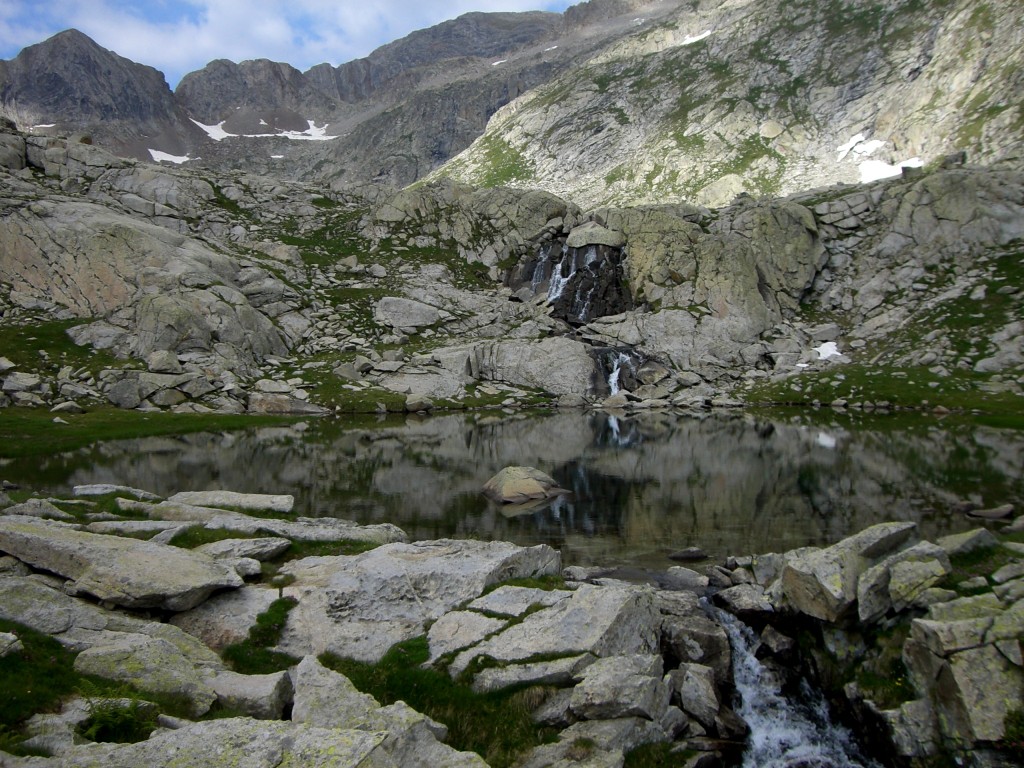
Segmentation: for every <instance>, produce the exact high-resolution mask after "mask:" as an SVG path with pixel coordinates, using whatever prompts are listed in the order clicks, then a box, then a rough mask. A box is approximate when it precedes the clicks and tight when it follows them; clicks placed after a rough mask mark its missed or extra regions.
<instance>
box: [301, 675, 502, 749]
mask: <svg viewBox="0 0 1024 768" xmlns="http://www.w3.org/2000/svg"><path fill="white" fill-rule="evenodd" d="M294 679H295V705H294V708H293V710H292V719H293V720H294V721H295V722H298V723H309V724H311V725H318V726H321V727H334V728H340V727H345V728H356V729H359V730H364V731H370V732H379V733H386V734H387V737H386V739H385V740H384V742H383V744H382V748H383V750H384V751H385V752H386V753H387V754H388V755H390V756H391V759H392V760H393V761H394V763H388V765H391V764H393V765H396V766H399V765H400V766H409V767H410V768H432V767H433V766H440V765H444V766H453V768H462V767H463V766H465V767H466V768H470V767H472V768H486V763H484V761H483V760H482V759H481V758H480V756H479V755H476V754H473V753H467V752H457V751H456V750H454V749H452V748H451V747H449V746H447V745H445V744H443V743H441V741H439V739H444V738H446V737H447V728H445V726H443V725H441V724H440V723H437V722H435V721H433V720H431V719H430V718H428V717H426V716H425V715H422V714H420V713H419V712H416V711H415V710H413V709H412V708H411V707H409V706H408V705H407V704H405V703H404V702H397V703H396V704H393V705H391V706H388V707H381V706H380V704H379V703H378V702H377V700H376V699H374V698H373V697H372V696H370V695H368V694H365V693H360V692H359V691H358V690H356V688H355V686H354V685H352V683H351V682H350V681H349V679H348V678H347V677H345V676H344V675H342V674H339V673H338V672H334V671H332V670H329V669H327V668H325V667H324V666H323V665H321V664H320V662H319V661H317V660H316V659H315V658H313V657H312V656H307V657H305V658H304V659H303V660H302V661H301V662H300V663H299V665H298V666H297V667H296V668H295V672H294Z"/></svg>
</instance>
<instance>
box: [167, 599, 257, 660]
mask: <svg viewBox="0 0 1024 768" xmlns="http://www.w3.org/2000/svg"><path fill="white" fill-rule="evenodd" d="M276 599H277V590H274V589H267V588H265V587H250V586H246V587H242V588H240V589H235V590H232V591H230V592H223V593H221V594H219V595H214V596H213V597H211V598H210V599H209V600H207V601H206V602H204V603H203V604H202V605H199V606H197V607H196V608H193V609H191V610H188V611H182V612H181V613H177V614H175V615H174V616H172V617H171V618H170V623H171V624H172V625H174V626H176V627H178V628H180V629H182V630H183V631H185V632H187V633H188V634H190V635H192V636H193V637H197V638H199V639H200V640H202V641H203V643H205V644H206V645H207V646H209V647H210V648H213V649H214V650H215V651H219V650H221V649H223V648H225V647H226V646H229V645H232V644H233V643H240V642H242V641H243V640H245V639H246V638H247V637H248V636H249V629H250V627H252V626H253V625H254V624H255V623H256V617H257V616H258V615H259V614H261V613H263V612H264V611H265V610H267V608H269V607H270V604H271V603H272V602H274V600H276Z"/></svg>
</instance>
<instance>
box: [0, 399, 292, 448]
mask: <svg viewBox="0 0 1024 768" xmlns="http://www.w3.org/2000/svg"><path fill="white" fill-rule="evenodd" d="M62 417H63V418H64V420H65V421H67V422H68V423H67V424H55V423H54V421H53V414H51V413H50V412H49V411H48V410H46V409H44V408H7V409H5V410H4V417H3V419H0V458H7V459H11V458H22V457H29V456H39V455H52V454H55V453H62V452H64V451H71V450H75V449H78V448H84V447H85V446H88V445H92V444H93V443H97V442H101V441H104V440H126V439H134V438H139V437H156V436H164V435H183V434H188V433H192V432H219V431H223V430H234V429H244V428H247V427H266V426H273V425H276V424H287V423H292V422H295V421H299V418H298V417H294V416H290V417H289V416H263V415H248V414H196V413H166V412H164V413H139V412H137V411H126V410H122V409H120V408H114V407H113V406H109V407H108V406H104V407H100V408H96V409H94V410H91V411H87V412H86V413H78V414H74V413H66V414H62Z"/></svg>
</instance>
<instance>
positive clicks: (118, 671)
mask: <svg viewBox="0 0 1024 768" xmlns="http://www.w3.org/2000/svg"><path fill="white" fill-rule="evenodd" d="M75 671H76V672H78V673H79V674H83V675H96V676H97V677H103V678H106V679H108V680H117V681H120V682H124V683H128V684H130V685H133V686H135V687H136V688H138V689H139V690H141V691H143V692H151V693H154V694H160V695H165V696H172V697H175V698H179V699H184V700H186V701H187V702H188V709H189V712H190V714H191V715H192V716H193V717H198V716H200V715H203V714H205V713H206V712H207V711H209V709H210V706H211V705H212V704H213V702H214V701H216V700H217V694H216V693H215V692H214V690H213V688H211V687H210V685H209V683H207V682H206V680H205V679H204V677H203V676H202V675H201V674H200V672H199V670H197V669H196V667H195V665H194V664H193V663H192V662H191V661H189V660H188V659H187V658H186V657H185V656H184V655H183V654H182V653H181V651H180V650H179V649H178V648H176V647H175V646H174V645H172V644H171V643H169V642H167V641H166V640H163V639H161V638H153V637H148V636H146V635H139V634H133V633H127V632H115V633H109V639H107V640H106V641H104V642H101V643H98V644H96V645H94V646H92V647H91V648H87V649H85V650H84V651H82V652H81V653H79V654H78V656H76V657H75Z"/></svg>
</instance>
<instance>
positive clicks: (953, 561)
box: [938, 546, 1017, 592]
mask: <svg viewBox="0 0 1024 768" xmlns="http://www.w3.org/2000/svg"><path fill="white" fill-rule="evenodd" d="M1016 559H1017V558H1016V556H1015V555H1014V554H1013V553H1012V552H1011V551H1010V550H1008V549H1006V548H1005V547H1000V546H996V547H988V548H985V549H976V550H974V551H973V552H964V553H962V554H958V555H953V556H952V557H950V558H949V563H950V565H952V566H953V570H952V571H950V572H949V573H948V574H946V576H945V577H944V578H943V579H942V581H941V582H939V584H938V586H940V587H943V588H945V589H952V590H955V591H957V592H963V589H962V588H961V587H960V585H961V584H962V583H963V582H965V581H968V580H969V579H973V578H977V577H978V576H984V577H985V578H986V579H987V578H988V577H990V576H991V575H992V574H993V573H995V572H996V571H998V570H999V569H1000V568H1002V567H1003V566H1004V565H1008V564H1010V563H1012V562H1014V561H1015V560H1016Z"/></svg>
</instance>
